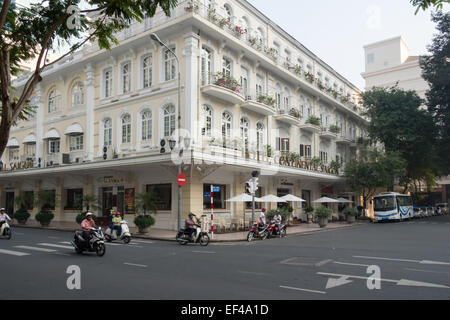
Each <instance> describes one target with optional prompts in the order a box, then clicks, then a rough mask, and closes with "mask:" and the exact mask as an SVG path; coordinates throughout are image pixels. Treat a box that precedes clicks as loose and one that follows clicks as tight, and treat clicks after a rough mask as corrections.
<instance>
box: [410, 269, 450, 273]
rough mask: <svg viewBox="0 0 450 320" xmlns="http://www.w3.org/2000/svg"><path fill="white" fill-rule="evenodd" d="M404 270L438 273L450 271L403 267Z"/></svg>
mask: <svg viewBox="0 0 450 320" xmlns="http://www.w3.org/2000/svg"><path fill="white" fill-rule="evenodd" d="M404 269H405V270H410V271H417V272H426V273H439V274H450V272H444V271H431V270H421V269H412V268H404Z"/></svg>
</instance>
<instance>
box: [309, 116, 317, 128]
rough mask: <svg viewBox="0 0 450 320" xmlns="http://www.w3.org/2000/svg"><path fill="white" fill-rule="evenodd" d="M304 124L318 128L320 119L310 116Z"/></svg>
mask: <svg viewBox="0 0 450 320" xmlns="http://www.w3.org/2000/svg"><path fill="white" fill-rule="evenodd" d="M306 122H307V123H309V124H312V125H314V126H320V118H319V117H316V116H310V117H309V118H308V121H306Z"/></svg>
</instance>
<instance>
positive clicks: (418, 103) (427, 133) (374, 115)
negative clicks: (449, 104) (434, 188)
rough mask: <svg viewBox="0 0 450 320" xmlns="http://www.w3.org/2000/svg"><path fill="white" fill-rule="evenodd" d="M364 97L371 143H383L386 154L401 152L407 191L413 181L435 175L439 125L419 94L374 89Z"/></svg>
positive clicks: (402, 181)
mask: <svg viewBox="0 0 450 320" xmlns="http://www.w3.org/2000/svg"><path fill="white" fill-rule="evenodd" d="M361 96H362V101H363V104H364V106H365V107H366V110H367V111H366V115H367V116H368V117H369V118H370V123H369V126H368V128H367V131H368V134H369V137H370V139H371V140H372V141H374V142H380V143H382V144H383V147H384V148H385V150H386V153H388V154H391V153H394V152H398V153H399V155H400V156H401V157H402V158H403V159H404V160H405V161H406V171H405V175H404V176H403V177H401V178H400V180H399V183H400V184H401V185H402V186H404V188H405V191H406V190H407V189H408V188H409V187H410V186H411V184H413V183H414V181H417V180H424V179H425V178H427V179H428V180H429V178H430V174H434V175H435V174H436V173H437V172H438V169H437V158H436V151H435V149H436V148H435V139H436V125H435V124H434V122H433V117H432V115H431V114H430V113H429V112H428V111H427V110H426V109H424V108H422V102H423V101H422V99H421V98H420V97H419V96H418V95H417V93H416V92H414V91H405V90H403V89H400V88H398V87H397V86H394V87H391V88H376V87H375V88H373V89H371V90H369V91H366V92H364V93H362V95H361Z"/></svg>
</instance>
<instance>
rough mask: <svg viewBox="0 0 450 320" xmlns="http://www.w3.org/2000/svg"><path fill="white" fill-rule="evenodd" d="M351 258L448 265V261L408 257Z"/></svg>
mask: <svg viewBox="0 0 450 320" xmlns="http://www.w3.org/2000/svg"><path fill="white" fill-rule="evenodd" d="M353 258H361V259H374V260H387V261H399V262H413V263H420V264H437V265H446V266H447V265H449V266H450V262H442V261H431V260H408V259H392V258H382V257H366V256H353Z"/></svg>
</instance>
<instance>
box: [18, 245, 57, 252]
mask: <svg viewBox="0 0 450 320" xmlns="http://www.w3.org/2000/svg"><path fill="white" fill-rule="evenodd" d="M14 248H17V249H25V250H32V251H40V252H55V251H56V250H54V249H45V248H38V247H30V246H15V247H14Z"/></svg>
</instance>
